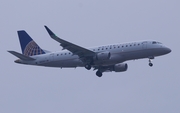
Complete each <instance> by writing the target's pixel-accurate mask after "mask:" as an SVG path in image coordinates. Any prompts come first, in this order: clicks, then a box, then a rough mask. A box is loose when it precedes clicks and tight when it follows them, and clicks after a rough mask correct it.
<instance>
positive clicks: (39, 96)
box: [0, 0, 180, 113]
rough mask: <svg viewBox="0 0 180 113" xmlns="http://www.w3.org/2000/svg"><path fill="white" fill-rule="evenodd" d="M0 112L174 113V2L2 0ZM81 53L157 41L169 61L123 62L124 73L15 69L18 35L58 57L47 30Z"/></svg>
mask: <svg viewBox="0 0 180 113" xmlns="http://www.w3.org/2000/svg"><path fill="white" fill-rule="evenodd" d="M0 14H1V16H0V39H1V41H0V51H1V57H0V58H1V60H0V61H1V62H0V69H1V71H0V113H120V112H121V113H179V112H180V82H179V81H180V71H179V64H180V61H179V58H180V53H179V51H180V50H179V42H180V1H179V0H63V1H62V0H50V1H47V0H39V1H37V0H28V1H27V0H1V2H0ZM44 25H47V26H48V27H49V28H50V29H52V31H54V32H55V33H56V34H57V35H58V36H60V37H61V38H63V39H65V40H68V41H70V42H73V43H75V44H78V45H80V46H83V47H90V46H97V45H105V44H113V43H122V42H132V41H139V40H157V41H160V42H162V43H163V44H165V45H166V46H168V47H170V48H171V49H172V52H171V53H170V54H168V55H165V56H161V57H157V58H155V60H153V63H154V66H153V67H152V68H151V67H149V66H148V59H142V60H137V61H128V62H127V63H128V66H129V69H128V71H126V72H123V73H115V72H112V73H104V75H103V77H101V78H99V77H97V76H96V75H95V71H92V70H91V71H88V70H86V69H84V68H77V69H59V68H47V67H36V66H26V65H19V64H15V63H14V60H16V59H17V58H16V57H15V56H13V55H11V54H9V53H8V52H7V50H15V51H17V52H21V49H20V45H19V40H18V36H17V30H22V29H23V30H26V31H27V32H28V33H29V34H30V36H31V37H32V38H33V39H34V40H35V41H36V42H37V43H38V44H39V45H40V47H41V48H43V49H47V50H49V51H59V50H61V49H62V48H61V47H60V46H59V43H57V42H56V41H54V40H52V39H51V38H50V37H49V35H48V34H47V32H46V30H45V29H44V27H43V26H44Z"/></svg>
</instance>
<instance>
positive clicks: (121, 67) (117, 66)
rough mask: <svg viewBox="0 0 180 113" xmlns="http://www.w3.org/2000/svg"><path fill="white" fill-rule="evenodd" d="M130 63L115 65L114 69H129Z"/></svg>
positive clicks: (121, 70) (118, 70)
mask: <svg viewBox="0 0 180 113" xmlns="http://www.w3.org/2000/svg"><path fill="white" fill-rule="evenodd" d="M127 69H128V65H127V64H126V63H119V64H115V65H114V70H113V71H115V72H123V71H127Z"/></svg>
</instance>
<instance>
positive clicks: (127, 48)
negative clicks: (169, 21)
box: [15, 41, 171, 68]
mask: <svg viewBox="0 0 180 113" xmlns="http://www.w3.org/2000/svg"><path fill="white" fill-rule="evenodd" d="M89 50H91V51H93V52H96V53H100V52H106V51H107V52H110V54H111V56H110V59H108V60H94V64H93V65H94V66H98V65H101V66H106V65H114V64H117V63H122V62H124V61H127V60H134V59H141V58H154V57H156V56H160V55H164V54H167V53H169V52H170V51H171V50H170V49H169V48H167V47H165V46H164V45H163V44H161V43H159V42H155V41H141V42H132V43H124V44H112V45H106V46H99V47H93V48H89ZM31 57H32V58H35V59H36V60H34V61H22V60H16V61H15V62H16V63H22V64H28V65H38V66H47V67H60V68H63V67H84V65H85V64H84V63H83V62H82V60H81V59H80V58H79V56H78V55H73V54H72V53H71V52H69V51H67V50H63V51H58V52H49V53H46V54H41V55H36V56H31Z"/></svg>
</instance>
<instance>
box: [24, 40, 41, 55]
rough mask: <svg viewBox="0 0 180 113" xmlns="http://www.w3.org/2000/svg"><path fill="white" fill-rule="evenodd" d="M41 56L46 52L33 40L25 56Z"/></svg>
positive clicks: (27, 46) (26, 48)
mask: <svg viewBox="0 0 180 113" xmlns="http://www.w3.org/2000/svg"><path fill="white" fill-rule="evenodd" d="M40 54H44V51H43V50H42V49H41V48H40V47H39V46H38V45H37V44H36V43H35V42H34V41H33V40H32V41H30V42H29V43H28V44H27V45H26V47H25V49H24V55H26V56H34V55H40Z"/></svg>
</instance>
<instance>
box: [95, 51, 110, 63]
mask: <svg viewBox="0 0 180 113" xmlns="http://www.w3.org/2000/svg"><path fill="white" fill-rule="evenodd" d="M110 57H111V53H110V52H108V51H105V52H100V53H97V54H96V56H95V58H94V59H95V60H100V61H102V60H108V59H110Z"/></svg>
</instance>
